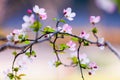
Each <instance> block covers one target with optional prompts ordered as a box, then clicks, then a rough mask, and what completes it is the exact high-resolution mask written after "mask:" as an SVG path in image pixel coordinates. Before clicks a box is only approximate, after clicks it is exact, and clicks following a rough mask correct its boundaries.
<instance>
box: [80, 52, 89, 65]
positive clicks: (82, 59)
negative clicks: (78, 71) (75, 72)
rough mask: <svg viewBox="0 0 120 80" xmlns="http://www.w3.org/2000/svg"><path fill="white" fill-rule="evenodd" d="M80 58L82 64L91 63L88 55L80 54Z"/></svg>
mask: <svg viewBox="0 0 120 80" xmlns="http://www.w3.org/2000/svg"><path fill="white" fill-rule="evenodd" d="M79 57H80V61H81V64H88V63H89V62H90V60H89V59H88V57H87V55H86V54H84V53H83V54H80V55H79Z"/></svg>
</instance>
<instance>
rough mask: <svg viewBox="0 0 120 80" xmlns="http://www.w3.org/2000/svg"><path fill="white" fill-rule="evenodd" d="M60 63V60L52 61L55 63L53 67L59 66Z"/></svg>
mask: <svg viewBox="0 0 120 80" xmlns="http://www.w3.org/2000/svg"><path fill="white" fill-rule="evenodd" d="M61 64H62V63H61V62H60V61H56V62H55V63H54V65H55V67H58V66H60V65H61Z"/></svg>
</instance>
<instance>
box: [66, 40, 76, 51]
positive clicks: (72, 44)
mask: <svg viewBox="0 0 120 80" xmlns="http://www.w3.org/2000/svg"><path fill="white" fill-rule="evenodd" d="M66 45H67V46H69V47H70V48H69V49H70V50H71V51H75V50H76V43H74V42H73V41H69V42H68V43H67V44H66Z"/></svg>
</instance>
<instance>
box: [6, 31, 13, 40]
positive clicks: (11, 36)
mask: <svg viewBox="0 0 120 80" xmlns="http://www.w3.org/2000/svg"><path fill="white" fill-rule="evenodd" d="M7 40H8V41H10V42H12V41H13V34H12V33H10V34H9V35H7Z"/></svg>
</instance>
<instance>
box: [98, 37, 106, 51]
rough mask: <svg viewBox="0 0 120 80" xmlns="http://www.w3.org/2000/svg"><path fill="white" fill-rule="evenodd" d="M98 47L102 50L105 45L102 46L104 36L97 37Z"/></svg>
mask: <svg viewBox="0 0 120 80" xmlns="http://www.w3.org/2000/svg"><path fill="white" fill-rule="evenodd" d="M98 43H99V44H98V47H99V48H100V49H101V50H104V48H105V46H104V38H99V39H98Z"/></svg>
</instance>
